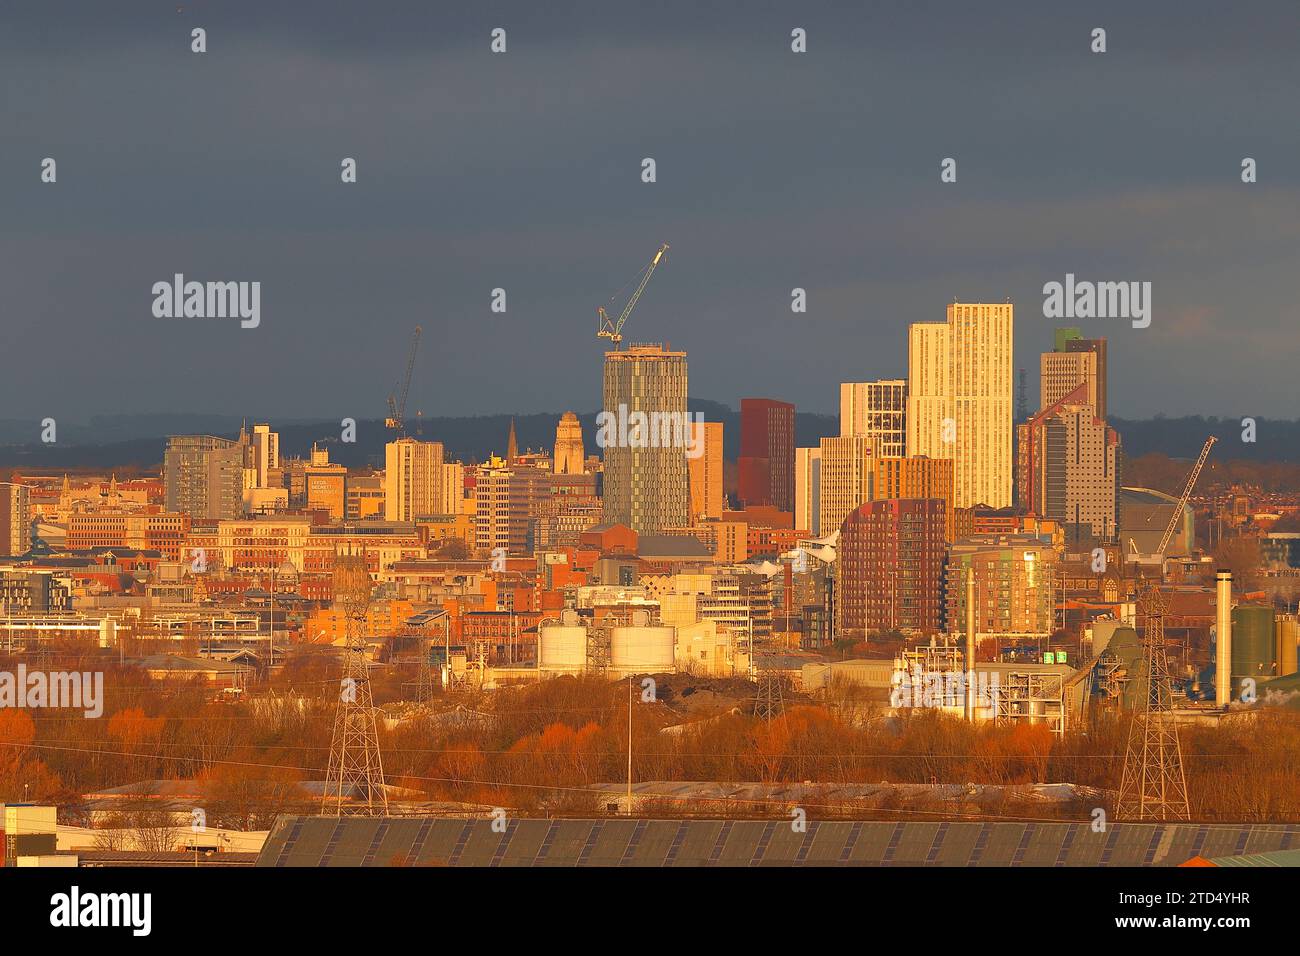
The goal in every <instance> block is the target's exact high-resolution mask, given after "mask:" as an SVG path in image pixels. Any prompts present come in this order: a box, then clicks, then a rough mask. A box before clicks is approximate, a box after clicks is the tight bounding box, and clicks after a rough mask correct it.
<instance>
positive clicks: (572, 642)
mask: <svg viewBox="0 0 1300 956" xmlns="http://www.w3.org/2000/svg"><path fill="white" fill-rule="evenodd" d="M538 644H539V650H538V653H537V666H538V669H539V670H544V671H581V670H584V669H586V666H587V628H586V627H585V626H583V625H581V624H545V625H543V626H542V628H541V632H540V634H539V635H538Z"/></svg>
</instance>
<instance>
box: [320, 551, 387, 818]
mask: <svg viewBox="0 0 1300 956" xmlns="http://www.w3.org/2000/svg"><path fill="white" fill-rule="evenodd" d="M370 588H371V585H370V571H369V570H368V569H367V568H366V556H365V552H361V553H355V552H352V551H351V550H349V551H348V552H346V553H343V552H335V554H334V602H335V604H336V605H337V606H339V607H341V608H342V609H343V614H344V616H345V619H346V627H347V645H346V647H345V649H344V651H343V679H342V681H340V684H339V702H338V709H337V710H336V711H335V712H334V737H333V740H332V741H331V743H330V763H329V773H328V774H327V776H326V784H325V793H324V795H323V796H322V798H321V814H322V815H325V814H327V813H332V814H333V815H334V816H336V817H339V816H343V815H344V814H348V815H359V816H387V815H388V793H387V791H386V790H385V789H384V764H383V760H382V759H381V757H380V754H379V727H378V725H377V724H376V721H375V707H374V697H373V695H372V694H371V691H370V670H369V668H368V667H367V665H366V653H365V649H366V642H365V634H364V630H365V628H364V624H365V618H366V609H367V608H369V606H370ZM354 798H355V799H354Z"/></svg>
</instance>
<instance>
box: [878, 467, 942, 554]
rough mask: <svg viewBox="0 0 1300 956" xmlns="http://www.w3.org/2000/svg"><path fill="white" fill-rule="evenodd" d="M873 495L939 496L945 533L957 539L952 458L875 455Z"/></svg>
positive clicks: (880, 498) (889, 496) (879, 497)
mask: <svg viewBox="0 0 1300 956" xmlns="http://www.w3.org/2000/svg"><path fill="white" fill-rule="evenodd" d="M871 495H872V499H873V500H876V501H883V500H888V499H891V498H937V499H939V500H941V501H942V502H943V506H944V522H943V527H944V536H945V537H946V538H947V539H948V540H949V541H953V540H955V538H956V525H955V519H954V514H955V509H954V507H953V503H952V502H953V494H952V459H951V458H925V457H917V458H876V459H874V460H873V461H872V466H871Z"/></svg>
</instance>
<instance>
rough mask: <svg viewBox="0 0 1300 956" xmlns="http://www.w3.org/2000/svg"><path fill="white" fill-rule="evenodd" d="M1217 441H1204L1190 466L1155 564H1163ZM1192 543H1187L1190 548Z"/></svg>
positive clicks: (1208, 439) (1210, 438)
mask: <svg viewBox="0 0 1300 956" xmlns="http://www.w3.org/2000/svg"><path fill="white" fill-rule="evenodd" d="M1218 440H1219V439H1217V438H1215V437H1214V436H1213V435H1211V436H1210V437H1209V438H1207V439H1205V447H1203V448H1202V449H1201V456H1200V457H1199V458H1197V459H1196V464H1195V465H1193V466H1192V473H1191V474H1190V475H1188V476H1187V484H1186V486H1185V487H1184V488H1183V496H1182V497H1181V498H1179V499H1178V507H1177V508H1175V509H1174V513H1173V514H1172V515H1170V516H1169V526H1168V527H1166V528H1165V533H1164V536H1163V537H1161V539H1160V547H1158V548H1156V563H1157V564H1161V565H1163V564H1164V560H1165V549H1166V548H1168V547H1169V542H1170V541H1172V540H1174V531H1175V530H1176V529H1177V528H1178V522H1179V521H1181V520H1182V517H1183V510H1184V509H1185V508H1186V507H1187V502H1188V501H1190V500H1191V497H1192V489H1193V488H1194V487H1196V479H1197V478H1198V477H1199V476H1200V474H1201V469H1202V468H1203V467H1205V459H1207V458H1209V457H1210V449H1211V448H1213V447H1214V443H1215V442H1216V441H1218ZM1193 543H1194V542H1190V541H1189V542H1188V547H1189V548H1190V547H1191V545H1192V544H1193Z"/></svg>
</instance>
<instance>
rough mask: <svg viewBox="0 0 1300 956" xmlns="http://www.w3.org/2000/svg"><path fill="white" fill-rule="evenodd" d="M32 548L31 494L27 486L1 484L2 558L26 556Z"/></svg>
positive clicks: (0, 541) (0, 544) (0, 547)
mask: <svg viewBox="0 0 1300 956" xmlns="http://www.w3.org/2000/svg"><path fill="white" fill-rule="evenodd" d="M31 547H32V505H31V492H30V491H28V489H27V486H26V485H18V484H13V483H12V482H0V557H5V558H11V557H16V556H17V555H20V554H26V553H27V552H28V551H30V550H31Z"/></svg>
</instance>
